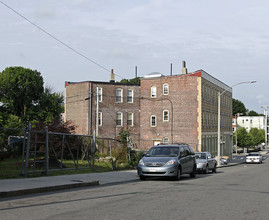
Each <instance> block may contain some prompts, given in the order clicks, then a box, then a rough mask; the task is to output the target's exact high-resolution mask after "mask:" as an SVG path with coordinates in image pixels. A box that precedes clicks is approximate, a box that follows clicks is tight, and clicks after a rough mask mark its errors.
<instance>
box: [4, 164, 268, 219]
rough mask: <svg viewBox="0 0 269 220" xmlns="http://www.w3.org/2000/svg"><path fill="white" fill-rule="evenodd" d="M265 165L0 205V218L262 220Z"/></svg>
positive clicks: (264, 215) (38, 196)
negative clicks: (177, 179) (193, 177)
mask: <svg viewBox="0 0 269 220" xmlns="http://www.w3.org/2000/svg"><path fill="white" fill-rule="evenodd" d="M268 161H269V160H265V161H264V163H263V164H247V165H246V164H242V165H238V166H233V167H226V168H221V169H218V172H217V173H216V174H208V175H205V174H199V175H197V178H195V179H192V178H190V177H189V176H188V175H186V176H183V177H182V179H181V180H180V181H172V180H167V179H151V180H147V181H140V180H138V178H137V180H136V181H133V182H127V183H122V184H114V185H102V186H96V187H90V188H83V189H77V190H65V191H60V192H53V193H45V194H36V195H31V196H24V197H14V198H9V199H1V200H0V217H1V219H5V220H8V219H65V220H66V219H139V220H140V219H225V220H227V219H268V218H269V217H268V216H269V175H268V170H269V162H268Z"/></svg>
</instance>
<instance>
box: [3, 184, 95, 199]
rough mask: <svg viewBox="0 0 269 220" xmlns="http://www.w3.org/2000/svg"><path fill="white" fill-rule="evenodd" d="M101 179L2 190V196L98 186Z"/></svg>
mask: <svg viewBox="0 0 269 220" xmlns="http://www.w3.org/2000/svg"><path fill="white" fill-rule="evenodd" d="M97 185H99V181H91V182H83V183H73V184H65V185H58V186H47V187H38V188H33V189H22V190H13V191H7V192H0V198H5V197H11V196H22V195H28V194H34V193H43V192H52V191H57V190H64V189H72V188H79V187H86V186H97Z"/></svg>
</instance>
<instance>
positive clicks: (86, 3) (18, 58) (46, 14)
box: [0, 0, 269, 113]
mask: <svg viewBox="0 0 269 220" xmlns="http://www.w3.org/2000/svg"><path fill="white" fill-rule="evenodd" d="M1 2H2V3H1ZM3 3H5V4H7V5H8V6H10V7H11V8H13V9H14V10H16V11H17V12H19V13H20V14H22V15H23V16H25V17H26V18H27V19H29V20H31V21H32V22H33V23H35V24H36V25H38V26H39V27H41V28H43V29H44V30H46V31H47V32H49V33H50V34H51V35H53V36H54V37H56V38H57V39H59V40H61V41H62V42H64V43H65V44H67V45H69V46H70V47H72V48H73V49H75V50H77V51H79V52H80V53H81V54H83V55H85V56H86V57H88V58H89V59H91V60H93V61H94V62H96V63H98V64H100V65H101V66H102V67H104V68H105V69H108V70H110V69H112V68H113V69H114V71H115V73H116V74H117V75H116V80H117V81H119V80H121V77H123V78H133V77H134V74H135V73H134V72H135V66H137V67H138V75H139V76H144V75H146V74H148V73H151V72H155V71H156V72H161V73H162V74H164V75H168V74H169V73H170V64H171V63H173V73H174V74H177V73H180V71H181V67H182V66H181V63H182V60H185V61H186V63H187V68H188V71H189V72H192V71H196V70H199V69H203V70H204V71H206V72H207V73H209V74H211V75H212V76H214V77H215V78H217V79H219V80H221V81H223V82H224V83H226V84H227V85H229V86H232V85H234V84H236V83H238V82H242V81H250V80H257V83H256V84H243V85H239V86H237V87H234V88H233V98H235V99H239V100H241V101H242V102H243V103H244V104H245V105H246V108H248V109H250V110H255V111H257V112H259V113H262V112H263V110H262V108H261V106H262V105H269V98H268V92H267V91H268V89H267V87H268V86H269V79H268V72H267V69H268V68H267V66H268V63H269V28H268V27H269V13H268V10H269V1H264V0H255V1H253V0H225V1H220V0H143V1H142V0H136V1H132V0H98V1H97V0H96V1H93V0H75V1H74V0H65V1H55V0H39V1H35V0H27V1H20V0H0V30H1V35H0V58H1V61H0V71H2V70H4V69H5V68H6V67H9V66H23V67H27V68H31V69H36V70H38V71H40V72H41V74H42V76H43V78H44V81H45V85H46V86H50V87H52V88H53V89H54V90H55V91H59V92H63V91H64V82H65V81H87V80H96V81H108V80H109V76H110V74H109V72H108V71H107V70H105V69H104V68H100V67H99V66H98V65H95V64H94V63H92V62H90V61H89V60H87V59H85V58H83V57H81V56H79V55H78V54H76V53H75V52H74V51H72V50H70V49H68V48H67V47H65V46H64V45H62V44H60V43H59V42H57V41H56V40H55V39H53V38H51V37H49V36H48V35H46V34H44V33H43V32H42V31H41V30H40V29H38V28H36V27H35V26H33V25H31V24H30V23H29V22H27V21H26V20H24V19H23V18H21V17H20V16H18V15H17V14H16V13H14V12H13V11H11V10H10V9H8V8H7V7H6V6H4V5H3Z"/></svg>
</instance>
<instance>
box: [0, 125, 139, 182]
mask: <svg viewBox="0 0 269 220" xmlns="http://www.w3.org/2000/svg"><path fill="white" fill-rule="evenodd" d="M131 155H132V151H131V150H130V147H128V143H125V144H123V143H121V142H120V141H118V140H115V139H109V138H95V137H94V136H90V135H77V134H67V133H55V132H49V131H48V128H47V127H46V128H45V130H42V131H41V130H35V129H33V128H32V126H31V124H29V126H28V127H26V128H25V129H13V128H0V168H1V170H2V171H3V169H6V170H9V169H10V172H14V176H16V175H21V176H24V177H27V176H28V175H29V174H30V173H42V174H43V175H49V172H51V171H57V170H70V169H87V168H91V167H93V166H95V162H104V163H107V164H108V165H109V166H111V168H112V169H116V166H117V164H120V163H124V162H128V161H129V162H131ZM134 157H135V156H134ZM12 158H13V159H14V160H16V159H17V160H16V162H15V164H16V165H15V166H16V169H11V167H10V166H11V165H10V164H8V163H6V165H4V164H5V161H7V160H9V161H10V160H13V159H12ZM132 158H133V157H132ZM133 160H134V159H133ZM136 162H137V161H135V163H136ZM1 164H2V165H1ZM13 165H14V163H13ZM3 175H4V174H3ZM1 176H2V174H1V172H0V177H1ZM2 178H3V176H2Z"/></svg>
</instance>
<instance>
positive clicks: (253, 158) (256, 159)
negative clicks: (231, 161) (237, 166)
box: [246, 152, 262, 163]
mask: <svg viewBox="0 0 269 220" xmlns="http://www.w3.org/2000/svg"><path fill="white" fill-rule="evenodd" d="M246 163H262V156H261V154H260V153H257V152H252V153H249V154H248V155H247V156H246Z"/></svg>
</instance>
